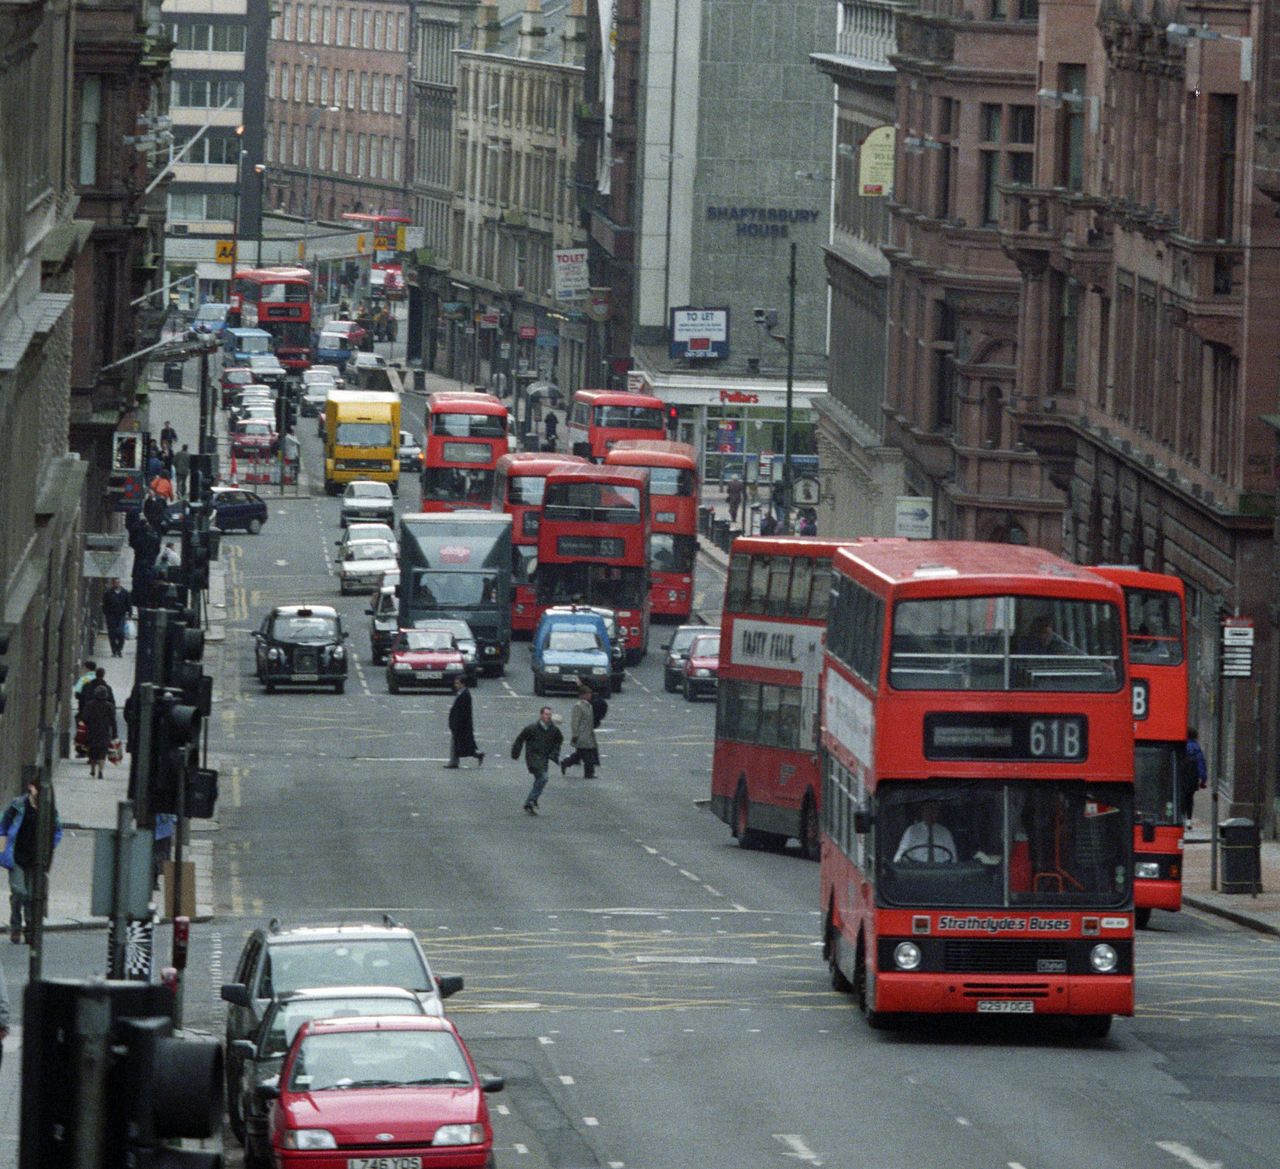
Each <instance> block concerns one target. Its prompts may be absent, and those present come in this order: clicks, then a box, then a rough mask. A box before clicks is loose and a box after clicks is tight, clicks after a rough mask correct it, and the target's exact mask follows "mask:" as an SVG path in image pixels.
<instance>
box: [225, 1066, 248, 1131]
mask: <svg viewBox="0 0 1280 1169" xmlns="http://www.w3.org/2000/svg"><path fill="white" fill-rule="evenodd" d="M239 1087H240V1084H239V1082H238V1079H237V1082H236V1083H235V1084H229V1085H228V1086H227V1119H228V1120H229V1121H230V1122H231V1131H232V1132H233V1133H235V1137H236V1140H238V1141H239V1142H240V1143H241V1144H242V1145H243V1144H244V1114H243V1111H242V1110H241V1107H240V1092H239V1090H238V1089H239Z"/></svg>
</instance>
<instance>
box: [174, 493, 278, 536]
mask: <svg viewBox="0 0 1280 1169" xmlns="http://www.w3.org/2000/svg"><path fill="white" fill-rule="evenodd" d="M184 508H185V504H181V503H175V504H172V505H171V506H170V507H169V513H168V518H167V520H166V522H165V531H167V532H177V531H181V530H182V513H183V510H184ZM267 515H268V512H267V505H266V503H265V502H264V501H263V499H262V497H261V496H259V495H256V494H255V493H254V492H252V491H246V490H245V489H244V488H243V487H215V488H214V489H213V526H214V527H216V528H217V529H218V530H219V531H221V532H231V531H236V530H237V529H240V530H243V531H246V532H248V533H249V534H250V535H251V536H256V535H257V534H258V533H259V532H260V531H262V525H263V524H265V523H266V522H267Z"/></svg>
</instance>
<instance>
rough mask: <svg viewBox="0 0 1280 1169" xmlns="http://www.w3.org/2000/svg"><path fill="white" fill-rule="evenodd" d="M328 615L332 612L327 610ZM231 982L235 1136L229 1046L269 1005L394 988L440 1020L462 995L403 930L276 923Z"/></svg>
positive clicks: (225, 995)
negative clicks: (301, 995)
mask: <svg viewBox="0 0 1280 1169" xmlns="http://www.w3.org/2000/svg"><path fill="white" fill-rule="evenodd" d="M329 612H330V613H332V612H333V610H332V609H330V610H329ZM234 979H235V980H234V981H233V982H228V983H224V984H223V987H222V999H223V1001H224V1002H225V1003H227V1004H228V1007H227V1029H226V1053H227V1054H226V1060H225V1063H224V1070H225V1074H226V1082H227V1103H228V1106H229V1110H230V1112H231V1124H232V1128H233V1129H235V1130H236V1131H237V1134H238V1133H239V1132H240V1131H242V1129H241V1128H240V1121H241V1117H240V1116H239V1105H238V1103H237V1101H238V1099H239V1097H238V1094H237V1093H236V1092H235V1090H234V1089H235V1086H236V1084H237V1083H238V1082H239V1079H240V1073H241V1067H242V1063H243V1055H242V1054H241V1053H239V1052H238V1051H237V1050H236V1049H235V1048H234V1046H233V1045H234V1044H235V1042H236V1040H238V1039H248V1038H250V1037H251V1036H252V1035H253V1034H254V1033H255V1032H256V1031H257V1030H258V1028H259V1026H260V1025H261V1023H262V1019H263V1016H264V1015H265V1014H266V1011H267V1007H268V1006H270V1004H271V1000H272V999H273V998H276V997H278V996H280V995H284V994H289V993H291V992H293V991H297V990H303V989H305V988H307V987H312V988H317V989H318V988H322V987H334V986H341V987H347V986H397V987H401V988H402V989H404V990H408V991H412V992H413V994H414V995H415V996H416V997H417V999H418V1001H419V1003H421V1004H422V1010H423V1012H424V1013H426V1014H428V1015H443V1014H444V1000H445V999H447V998H448V997H449V996H450V995H453V994H456V993H457V992H458V991H460V990H461V989H462V985H463V984H462V978H461V977H460V976H457V975H454V976H452V977H444V978H437V977H435V975H433V974H432V972H431V967H430V965H429V964H428V962H427V956H426V955H425V954H424V953H423V952H422V947H421V946H420V945H419V944H418V937H417V935H416V934H415V933H414V932H413V930H411V929H409V928H408V927H406V926H402V925H399V924H397V923H396V922H394V921H391V920H390V918H387V919H385V920H384V923H383V924H381V925H373V924H366V923H351V924H347V925H308V926H295V927H293V928H291V929H285V928H283V927H282V926H281V924H280V922H279V921H277V920H274V919H273V920H272V921H271V923H270V924H269V925H266V926H263V927H261V928H259V929H255V930H254V931H253V932H252V933H251V934H250V935H249V937H248V938H247V939H246V940H245V944H244V948H243V949H242V950H241V951H240V957H239V960H238V961H237V962H236V967H235V976H234Z"/></svg>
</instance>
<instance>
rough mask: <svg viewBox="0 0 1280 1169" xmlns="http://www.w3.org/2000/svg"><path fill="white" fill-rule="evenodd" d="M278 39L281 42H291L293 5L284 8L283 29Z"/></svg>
mask: <svg viewBox="0 0 1280 1169" xmlns="http://www.w3.org/2000/svg"><path fill="white" fill-rule="evenodd" d="M280 39H281V40H283V41H291V40H293V5H292V4H286V5H285V6H284V27H283V28H282V29H281V31H280Z"/></svg>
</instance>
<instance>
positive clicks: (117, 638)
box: [102, 576, 133, 658]
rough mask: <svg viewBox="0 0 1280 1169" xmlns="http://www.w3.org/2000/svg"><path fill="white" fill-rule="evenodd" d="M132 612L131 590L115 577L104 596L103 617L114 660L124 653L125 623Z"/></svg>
mask: <svg viewBox="0 0 1280 1169" xmlns="http://www.w3.org/2000/svg"><path fill="white" fill-rule="evenodd" d="M132 612H133V600H132V598H131V597H130V596H129V590H128V589H126V588H125V587H124V586H123V585H122V584H121V583H120V578H119V577H118V576H113V577H112V578H111V584H110V586H109V587H108V588H107V591H106V592H105V593H103V594H102V616H103V618H104V619H105V620H106V623H107V640H108V641H110V642H111V656H112V657H113V658H118V657H120V656H121V655H122V653H123V652H124V623H125V621H126V620H127V619H128V617H129V614H130V613H132Z"/></svg>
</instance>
